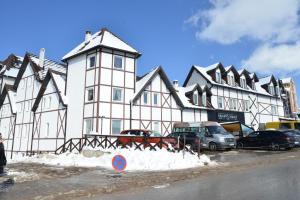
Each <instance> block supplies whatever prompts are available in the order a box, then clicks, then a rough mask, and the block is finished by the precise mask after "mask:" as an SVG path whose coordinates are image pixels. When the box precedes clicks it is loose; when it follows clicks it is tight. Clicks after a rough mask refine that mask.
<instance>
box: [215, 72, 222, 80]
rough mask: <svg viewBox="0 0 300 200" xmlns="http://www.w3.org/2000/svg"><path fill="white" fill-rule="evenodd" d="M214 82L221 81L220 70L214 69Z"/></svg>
mask: <svg viewBox="0 0 300 200" xmlns="http://www.w3.org/2000/svg"><path fill="white" fill-rule="evenodd" d="M216 82H217V83H221V82H222V79H221V72H220V70H217V71H216Z"/></svg>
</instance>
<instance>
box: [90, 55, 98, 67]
mask: <svg viewBox="0 0 300 200" xmlns="http://www.w3.org/2000/svg"><path fill="white" fill-rule="evenodd" d="M92 59H93V62H94V65H91V63H92V62H91V60H92ZM95 67H96V55H92V56H90V57H89V67H88V68H89V69H93V68H95Z"/></svg>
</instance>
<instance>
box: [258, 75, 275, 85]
mask: <svg viewBox="0 0 300 200" xmlns="http://www.w3.org/2000/svg"><path fill="white" fill-rule="evenodd" d="M271 79H272V75H270V76H266V77H263V78H260V79H259V82H258V83H259V84H260V85H265V84H268V83H270V82H271Z"/></svg>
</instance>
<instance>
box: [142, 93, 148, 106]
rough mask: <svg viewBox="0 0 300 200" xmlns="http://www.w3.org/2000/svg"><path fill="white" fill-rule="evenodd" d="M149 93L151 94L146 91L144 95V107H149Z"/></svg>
mask: <svg viewBox="0 0 300 200" xmlns="http://www.w3.org/2000/svg"><path fill="white" fill-rule="evenodd" d="M149 93H150V92H148V91H144V92H143V95H142V97H143V105H149ZM145 100H146V102H145Z"/></svg>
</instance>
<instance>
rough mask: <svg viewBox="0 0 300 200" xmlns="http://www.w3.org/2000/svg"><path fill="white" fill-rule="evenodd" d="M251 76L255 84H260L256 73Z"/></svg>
mask: <svg viewBox="0 0 300 200" xmlns="http://www.w3.org/2000/svg"><path fill="white" fill-rule="evenodd" d="M249 76H250V79H254V81H255V82H258V81H259V79H258V77H257V75H256V73H251V74H249Z"/></svg>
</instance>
